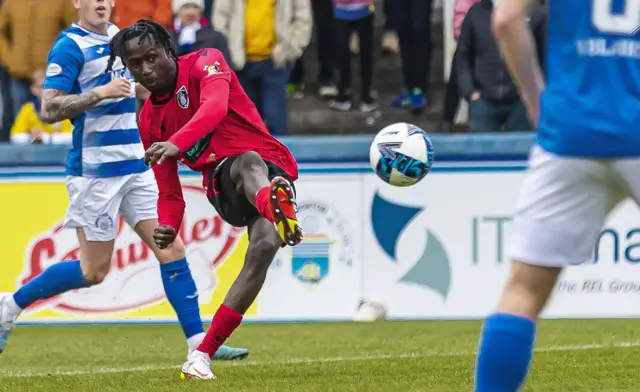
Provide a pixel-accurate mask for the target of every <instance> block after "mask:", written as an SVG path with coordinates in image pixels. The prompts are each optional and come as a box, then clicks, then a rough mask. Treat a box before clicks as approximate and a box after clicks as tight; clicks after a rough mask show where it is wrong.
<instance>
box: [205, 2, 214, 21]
mask: <svg viewBox="0 0 640 392" xmlns="http://www.w3.org/2000/svg"><path fill="white" fill-rule="evenodd" d="M203 16H204V17H205V18H207V19H209V20H211V19H213V18H212V16H213V0H204V11H203ZM211 23H213V21H212V22H211Z"/></svg>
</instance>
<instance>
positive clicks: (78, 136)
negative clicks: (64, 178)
mask: <svg viewBox="0 0 640 392" xmlns="http://www.w3.org/2000/svg"><path fill="white" fill-rule="evenodd" d="M118 31H119V30H118V28H117V27H116V26H114V25H109V28H108V34H107V35H103V34H98V33H95V32H92V31H89V30H86V29H84V28H82V27H81V26H79V25H78V24H76V23H74V24H73V25H72V26H71V27H69V28H68V29H66V30H64V31H63V32H62V33H60V36H59V37H58V39H57V40H56V42H55V43H54V44H53V46H52V47H51V51H50V52H49V59H48V61H47V62H48V64H47V72H46V77H45V82H44V88H45V89H56V90H61V91H64V92H65V93H67V94H81V93H84V92H87V91H90V90H91V89H93V88H95V87H98V86H103V85H105V84H107V83H109V82H111V81H112V80H114V79H117V78H126V79H129V80H130V81H131V86H132V87H131V97H129V98H120V99H109V100H104V101H102V102H100V103H99V104H98V105H96V106H95V107H94V108H92V109H89V110H87V112H86V113H83V114H80V115H79V116H77V117H76V118H73V119H71V122H72V123H73V146H72V148H71V151H69V155H68V157H67V174H68V175H71V176H82V177H116V176H124V175H128V174H134V173H141V172H144V171H145V170H147V166H146V165H145V164H144V149H143V147H142V142H141V141H140V134H139V133H138V125H137V120H136V100H135V93H134V83H133V81H134V80H133V76H132V75H131V73H129V71H127V70H126V69H125V68H124V66H123V64H122V61H121V60H120V59H117V60H116V62H115V63H114V65H113V68H112V69H113V71H112V72H109V73H106V69H107V62H108V59H109V41H110V39H111V38H112V37H113V36H114V35H116V34H117V33H118Z"/></svg>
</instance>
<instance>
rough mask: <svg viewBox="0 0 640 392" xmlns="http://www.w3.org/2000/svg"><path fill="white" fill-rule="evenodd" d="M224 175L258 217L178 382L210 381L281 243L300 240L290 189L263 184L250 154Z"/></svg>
mask: <svg viewBox="0 0 640 392" xmlns="http://www.w3.org/2000/svg"><path fill="white" fill-rule="evenodd" d="M230 172H231V178H232V180H233V181H234V184H235V185H236V189H237V190H238V193H240V194H243V195H245V197H247V199H248V200H249V202H250V203H251V204H253V205H254V206H255V207H256V209H257V210H258V211H259V212H260V213H261V214H262V215H263V216H262V217H259V218H256V219H255V220H254V221H252V222H250V224H249V226H248V233H249V247H248V249H247V254H246V255H245V261H244V265H243V267H242V270H241V271H240V274H239V275H238V278H237V279H236V281H235V282H234V283H233V285H232V286H231V288H230V289H229V292H228V293H227V296H226V298H225V299H224V302H223V304H222V306H220V308H219V309H218V311H217V312H216V314H215V316H214V318H213V322H212V323H211V327H210V328H209V330H208V331H207V335H206V337H205V339H204V341H203V342H202V344H201V345H200V347H198V350H197V351H195V352H194V353H193V354H192V356H191V357H190V358H189V360H188V361H187V362H186V363H185V364H184V366H183V367H182V373H181V378H183V379H213V378H215V376H214V375H213V373H212V372H211V367H210V362H209V358H211V357H212V356H213V355H214V354H215V353H216V351H217V350H218V348H219V347H220V345H222V343H224V341H225V340H226V339H227V338H228V337H229V336H230V335H231V334H232V333H233V331H234V330H235V329H236V328H237V327H238V326H239V325H240V323H241V322H242V317H243V315H244V313H245V312H246V311H247V309H249V306H251V304H252V303H253V301H255V299H256V297H257V296H258V293H259V292H260V290H261V289H262V286H263V284H264V282H265V279H266V277H267V271H268V270H269V266H270V265H271V262H272V261H273V258H274V257H275V255H276V253H277V252H278V250H279V249H280V248H281V247H282V246H283V243H284V244H291V245H295V244H297V243H299V242H300V241H301V240H302V231H301V230H300V228H299V226H298V223H297V218H296V215H295V200H294V195H293V190H292V187H291V184H289V183H288V182H287V181H286V180H285V179H284V178H281V177H276V178H274V180H273V181H271V182H269V179H268V168H267V166H266V165H265V163H264V161H263V160H262V158H260V156H259V155H258V154H256V153H246V154H243V155H241V156H240V157H238V158H236V159H235V160H234V161H233V163H232V166H231V170H230ZM274 223H275V224H276V229H274Z"/></svg>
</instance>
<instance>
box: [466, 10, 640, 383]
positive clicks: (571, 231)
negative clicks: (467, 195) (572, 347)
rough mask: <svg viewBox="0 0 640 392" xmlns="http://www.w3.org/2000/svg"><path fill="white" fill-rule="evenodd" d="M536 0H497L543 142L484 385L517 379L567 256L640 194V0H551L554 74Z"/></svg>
mask: <svg viewBox="0 0 640 392" xmlns="http://www.w3.org/2000/svg"><path fill="white" fill-rule="evenodd" d="M536 3H538V1H537V0H498V1H497V5H496V10H495V13H494V20H493V23H494V30H495V32H496V36H497V38H498V40H499V42H500V44H501V48H502V51H503V54H504V56H505V59H506V61H507V63H508V65H509V67H510V69H511V72H512V74H513V76H514V78H515V80H516V82H517V84H518V86H519V88H520V93H521V95H522V98H523V101H524V102H525V103H526V106H527V110H528V113H529V116H530V118H531V119H532V121H533V122H534V123H536V124H538V135H537V143H536V145H535V146H534V147H533V149H532V151H531V157H530V161H529V169H528V171H527V174H526V178H525V180H524V182H523V187H522V191H521V194H520V198H519V201H518V205H517V211H516V215H515V217H514V220H513V226H512V235H511V240H510V243H509V245H508V247H507V254H508V255H509V257H510V258H511V260H512V261H513V264H512V266H511V272H510V275H509V278H508V280H507V283H506V286H505V288H504V291H503V294H502V297H501V298H500V300H499V303H498V307H497V311H496V313H494V314H493V315H491V316H489V317H488V319H487V320H486V321H485V324H484V328H483V331H482V337H481V343H480V348H479V352H478V358H477V363H476V376H475V389H474V390H475V391H476V392H514V391H517V390H518V389H519V388H520V387H521V386H522V384H523V383H524V380H525V378H526V376H527V374H528V370H529V366H530V362H531V358H532V350H533V342H534V340H535V330H536V320H537V319H538V317H539V316H540V313H541V311H542V309H543V308H544V306H545V304H546V303H547V300H548V299H549V297H550V295H551V293H552V291H553V288H554V286H555V284H556V281H557V278H558V276H559V274H560V272H561V271H562V269H563V268H564V267H567V266H571V265H578V264H582V263H584V262H585V261H587V260H589V259H590V258H591V254H592V251H593V249H594V246H595V244H596V242H597V241H598V238H599V234H600V231H601V229H602V226H603V224H604V221H605V219H606V217H607V215H608V214H609V212H610V211H611V210H612V209H613V208H615V207H616V206H617V205H618V204H619V203H620V202H621V201H623V200H625V199H627V198H632V199H633V200H635V201H636V202H638V200H639V199H640V159H639V158H640V132H639V130H638V127H639V126H640V0H550V2H549V7H550V10H549V21H548V23H549V30H548V37H547V54H546V59H547V64H546V86H545V81H544V79H543V76H542V73H541V71H540V66H539V64H538V61H536V58H535V57H536V51H535V46H534V43H533V40H532V37H531V33H530V30H529V28H528V26H527V22H526V18H527V13H528V10H529V9H530V7H532V6H534V5H535V4H536Z"/></svg>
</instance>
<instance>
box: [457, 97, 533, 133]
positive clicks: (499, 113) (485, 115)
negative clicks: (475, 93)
mask: <svg viewBox="0 0 640 392" xmlns="http://www.w3.org/2000/svg"><path fill="white" fill-rule="evenodd" d="M531 129H532V127H531V123H530V122H529V119H528V118H527V110H526V109H525V107H524V105H523V104H522V102H521V101H513V102H496V101H490V100H487V99H483V98H480V99H476V100H475V101H472V102H471V103H470V108H469V132H499V131H502V130H505V131H508V132H513V131H530V130H531Z"/></svg>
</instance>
